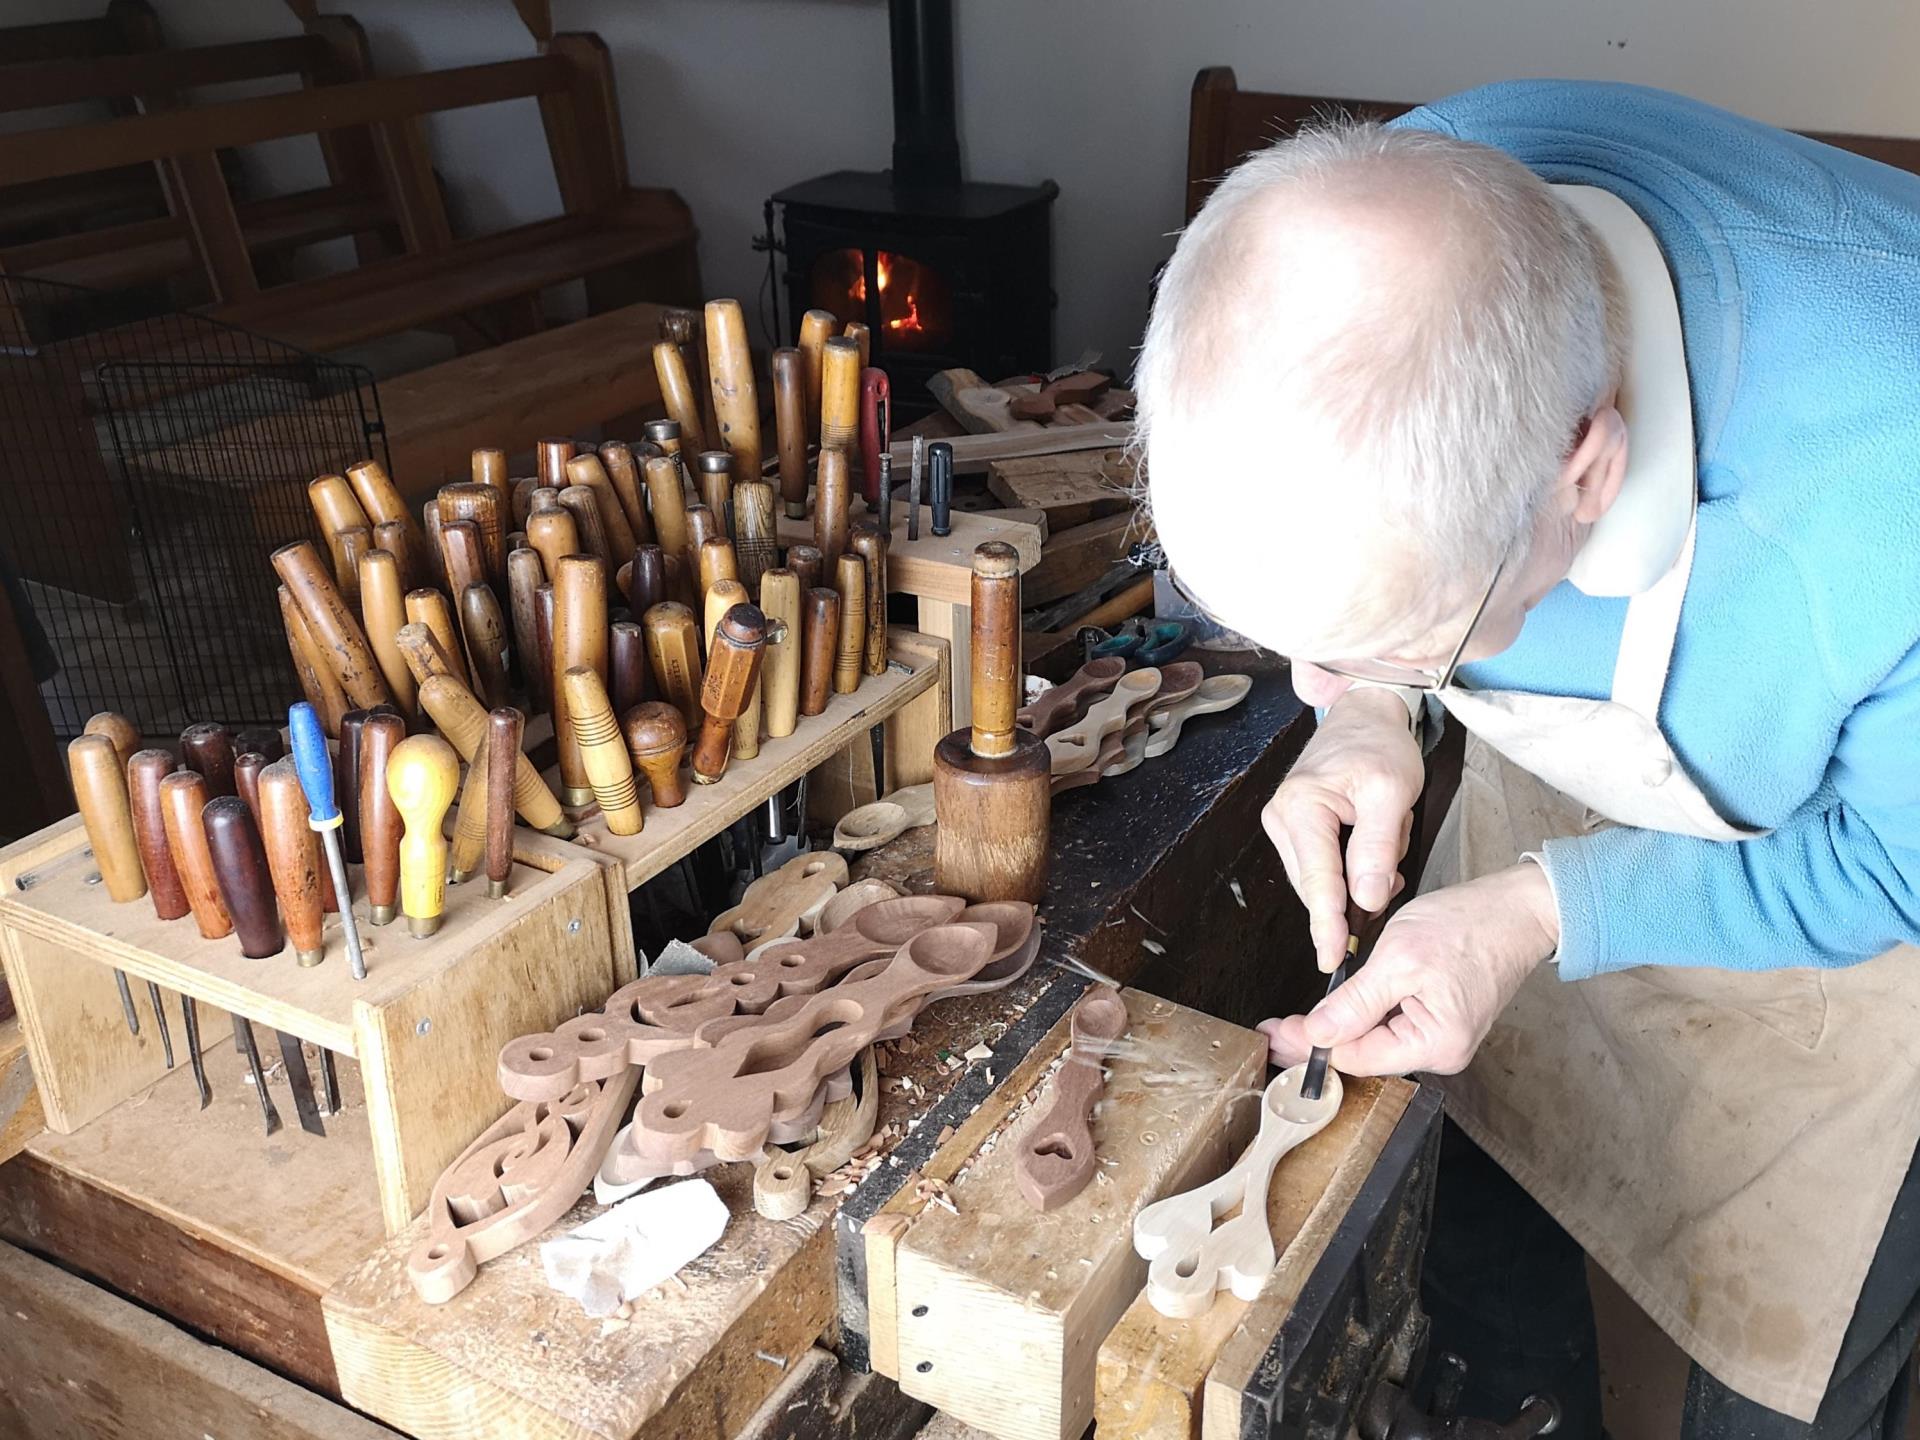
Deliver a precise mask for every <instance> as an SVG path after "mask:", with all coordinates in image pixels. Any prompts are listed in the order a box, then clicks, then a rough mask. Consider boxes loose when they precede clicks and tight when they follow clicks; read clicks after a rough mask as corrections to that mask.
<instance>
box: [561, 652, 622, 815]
mask: <svg viewBox="0 0 1920 1440" xmlns="http://www.w3.org/2000/svg"><path fill="white" fill-rule="evenodd" d="M561 679H562V681H563V683H564V684H565V686H566V691H567V707H568V709H569V711H570V712H571V713H572V716H573V726H574V733H575V735H576V736H577V737H578V739H579V744H580V754H581V758H582V760H583V761H584V762H585V764H586V770H587V779H588V783H589V784H591V785H592V787H593V798H594V803H595V804H597V805H599V807H600V814H601V816H602V817H603V818H604V819H605V820H606V822H607V831H608V833H609V834H613V835H638V834H639V833H640V825H641V817H640V795H639V792H638V791H637V790H636V789H635V788H634V783H633V760H632V758H631V757H630V756H629V755H628V754H627V745H626V741H625V739H624V738H623V737H622V736H621V733H620V726H619V725H618V724H617V723H616V722H615V720H614V718H613V706H612V704H611V703H610V702H609V701H608V699H607V687H606V686H605V685H604V684H602V683H601V680H600V676H599V674H598V673H597V672H595V671H594V670H592V669H590V668H588V667H587V666H584V665H576V666H574V667H573V668H572V669H570V670H568V671H567V673H566V674H565V675H564V676H562V677H561Z"/></svg>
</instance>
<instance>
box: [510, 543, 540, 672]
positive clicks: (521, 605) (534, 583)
mask: <svg viewBox="0 0 1920 1440" xmlns="http://www.w3.org/2000/svg"><path fill="white" fill-rule="evenodd" d="M546 580H547V570H546V566H545V564H544V563H543V562H542V561H541V559H540V552H539V551H537V550H533V549H526V550H515V551H513V552H511V553H510V554H509V555H508V556H507V596H508V599H509V601H510V603H511V605H512V608H513V653H514V659H515V660H516V661H517V662H518V663H519V667H520V678H521V679H522V680H524V681H525V682H526V685H527V691H528V694H529V695H530V697H531V698H532V700H533V703H534V704H535V705H536V706H544V705H545V704H546V695H547V675H546V672H545V671H544V670H543V669H542V668H541V665H540V611H539V607H538V601H537V599H536V592H538V590H539V589H540V587H541V586H542V585H544V584H545V583H546Z"/></svg>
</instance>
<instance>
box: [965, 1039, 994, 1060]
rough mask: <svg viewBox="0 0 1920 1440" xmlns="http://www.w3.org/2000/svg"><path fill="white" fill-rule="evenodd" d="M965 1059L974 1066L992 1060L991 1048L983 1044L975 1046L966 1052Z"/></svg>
mask: <svg viewBox="0 0 1920 1440" xmlns="http://www.w3.org/2000/svg"><path fill="white" fill-rule="evenodd" d="M966 1058H967V1059H968V1060H970V1061H972V1062H974V1063H975V1064H978V1063H979V1062H980V1061H982V1060H991V1059H992V1058H993V1047H992V1046H991V1045H985V1044H981V1045H976V1046H974V1047H973V1048H972V1049H971V1050H969V1051H967V1054H966Z"/></svg>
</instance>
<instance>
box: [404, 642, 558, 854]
mask: <svg viewBox="0 0 1920 1440" xmlns="http://www.w3.org/2000/svg"><path fill="white" fill-rule="evenodd" d="M420 707H421V708H422V709H423V710H425V711H426V712H427V714H428V715H429V716H431V717H432V719H433V723H434V724H435V725H437V726H438V727H439V729H440V733H441V734H442V735H444V736H446V738H447V739H448V741H449V742H451V743H452V745H453V747H454V748H455V749H456V750H457V751H459V753H460V758H461V759H464V760H466V761H467V762H468V763H469V764H471V763H472V762H473V760H474V757H475V756H477V755H478V754H479V753H480V737H481V736H482V735H483V734H484V733H485V732H486V725H487V712H486V711H485V710H483V709H482V708H481V707H480V702H479V701H478V700H475V699H474V698H473V692H472V691H471V690H469V689H467V687H466V686H464V685H462V684H461V683H460V682H459V681H458V680H455V679H454V678H453V677H452V676H451V675H436V676H434V677H433V678H432V679H430V680H427V681H425V682H424V683H423V684H422V685H421V686H420ZM387 763H388V767H389V768H391V767H392V763H393V762H392V761H391V760H389V761H388V762H387ZM513 808H514V809H515V810H516V811H518V812H519V815H520V818H521V819H522V820H524V821H526V822H527V824H529V825H531V826H532V827H533V828H534V829H535V830H539V831H541V832H543V833H544V834H548V835H553V836H557V837H558V838H559V839H562V840H569V839H571V838H572V837H573V824H572V822H571V821H569V820H568V819H567V817H566V816H565V815H563V814H562V813H561V811H560V802H559V801H558V800H557V799H555V798H554V794H553V791H552V790H550V789H549V788H548V787H547V782H546V781H544V780H542V779H541V778H540V772H539V771H537V770H535V769H534V768H533V762H532V761H531V760H529V759H527V757H526V756H525V755H518V756H516V757H515V760H514V766H513Z"/></svg>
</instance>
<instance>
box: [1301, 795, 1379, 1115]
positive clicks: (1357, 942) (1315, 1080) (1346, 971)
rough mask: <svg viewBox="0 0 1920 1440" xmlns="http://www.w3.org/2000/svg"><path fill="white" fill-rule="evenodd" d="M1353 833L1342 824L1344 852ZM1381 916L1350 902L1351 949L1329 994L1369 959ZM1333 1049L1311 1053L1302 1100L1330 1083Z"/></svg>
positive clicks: (1336, 971)
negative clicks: (1328, 1069)
mask: <svg viewBox="0 0 1920 1440" xmlns="http://www.w3.org/2000/svg"><path fill="white" fill-rule="evenodd" d="M1352 834H1353V830H1352V828H1351V827H1350V826H1342V827H1341V829H1340V853H1341V855H1343V856H1344V855H1345V854H1346V853H1347V841H1348V839H1349V838H1350V837H1351V836H1352ZM1379 920H1380V916H1379V915H1374V914H1371V913H1370V912H1368V911H1365V910H1362V909H1361V908H1360V907H1359V906H1358V905H1355V904H1352V903H1351V902H1349V903H1348V905H1347V953H1346V955H1345V956H1344V957H1343V958H1342V959H1341V961H1340V963H1339V964H1338V965H1337V966H1335V967H1334V971H1333V973H1332V974H1331V975H1329V976H1328V977H1327V994H1329V995H1331V994H1332V993H1333V992H1334V991H1336V990H1338V989H1339V988H1340V987H1341V986H1342V985H1344V984H1346V982H1347V980H1348V978H1349V977H1350V976H1351V975H1352V974H1353V972H1354V971H1356V970H1358V969H1359V968H1360V967H1361V966H1362V965H1364V964H1366V963H1367V953H1370V952H1371V951H1372V949H1373V942H1374V941H1375V939H1377V938H1378V937H1379V934H1380V926H1379V924H1378V922H1379ZM1362 930H1365V931H1366V932H1367V933H1366V944H1365V948H1364V951H1363V949H1362V946H1361V938H1360V937H1361V931H1362ZM1331 1053H1332V1052H1331V1051H1329V1050H1328V1049H1327V1047H1326V1046H1324V1045H1316V1046H1314V1047H1313V1050H1312V1052H1311V1053H1310V1054H1309V1055H1308V1056H1307V1073H1306V1074H1304V1075H1302V1076H1301V1077H1300V1098H1301V1099H1302V1100H1318V1099H1319V1098H1320V1088H1321V1086H1323V1085H1325V1084H1326V1083H1327V1060H1328V1058H1329V1057H1330V1055H1331Z"/></svg>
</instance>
